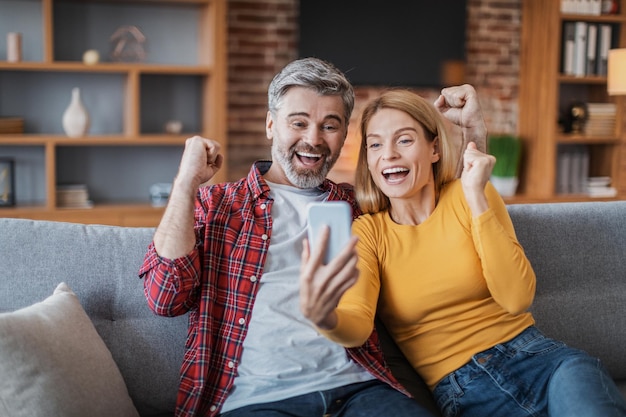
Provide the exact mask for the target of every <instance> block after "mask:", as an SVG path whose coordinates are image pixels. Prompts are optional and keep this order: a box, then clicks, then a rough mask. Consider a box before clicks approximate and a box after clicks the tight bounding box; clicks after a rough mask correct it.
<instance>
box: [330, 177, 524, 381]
mask: <svg viewBox="0 0 626 417" xmlns="http://www.w3.org/2000/svg"><path fill="white" fill-rule="evenodd" d="M486 193H487V198H488V201H489V207H490V208H489V210H487V211H486V212H485V213H483V214H482V215H481V216H479V217H477V218H472V215H471V212H470V210H469V207H468V206H467V204H466V202H465V197H464V194H463V190H462V188H461V183H460V181H459V180H456V181H454V182H452V183H450V184H449V185H448V186H446V187H445V189H444V190H442V192H441V196H440V199H439V203H438V205H437V207H436V208H435V210H434V211H433V213H432V214H431V215H430V217H429V218H428V219H427V220H426V221H424V222H423V223H421V224H419V225H417V226H409V225H399V224H396V223H394V222H393V220H391V218H390V217H389V214H388V212H381V213H377V214H374V215H363V216H361V217H360V218H359V219H357V220H356V221H355V222H354V224H353V232H354V233H355V234H356V235H358V236H359V244H358V252H359V257H360V261H359V269H360V272H361V275H360V277H359V280H358V282H357V284H356V285H355V286H354V287H352V288H351V289H350V290H349V291H348V292H347V293H346V294H345V295H344V297H343V298H342V299H341V302H340V304H339V306H338V308H337V313H338V319H339V320H338V325H337V327H336V328H335V329H333V330H330V331H323V333H324V334H325V335H326V336H327V337H329V338H330V339H332V340H334V341H336V342H339V343H341V344H343V345H345V346H355V345H356V346H358V345H360V344H361V343H363V342H364V341H365V340H366V339H367V337H368V336H369V334H370V333H371V331H372V328H373V321H374V315H375V313H376V308H377V303H378V313H379V315H380V317H381V318H382V320H383V322H384V323H385V325H386V326H387V328H388V330H389V332H390V333H391V335H392V336H393V338H394V339H395V340H396V343H397V344H398V346H399V347H400V349H402V351H403V352H404V354H405V355H406V356H407V358H408V360H409V361H410V362H411V364H412V365H413V367H414V368H415V369H416V370H417V371H418V372H419V373H420V374H421V375H422V377H423V378H424V380H425V381H426V383H427V384H428V385H429V386H430V387H431V389H432V388H433V387H434V386H435V385H436V384H437V383H438V382H439V381H440V380H441V379H442V378H443V377H444V376H446V375H447V374H449V373H450V372H452V371H454V370H456V369H458V368H459V367H461V366H462V365H464V364H465V363H467V362H468V361H469V360H470V359H471V357H472V356H473V355H474V354H476V353H478V352H481V351H483V350H485V349H488V348H491V347H493V346H494V345H496V344H498V343H501V342H504V341H507V340H510V339H511V338H513V337H514V336H516V335H517V334H518V333H520V332H521V331H522V330H523V329H525V328H526V327H528V326H530V325H532V324H534V319H533V318H532V316H531V314H530V313H529V312H527V311H526V310H527V309H528V307H529V306H530V305H531V303H532V300H533V297H534V293H535V274H534V271H533V269H532V267H531V265H530V263H529V261H528V259H527V258H526V256H525V254H524V251H523V249H522V247H521V246H520V245H519V243H518V241H517V238H516V236H515V231H514V229H513V225H512V223H511V220H510V217H509V215H508V212H507V210H506V207H505V205H504V202H503V201H502V199H501V198H500V196H499V195H498V193H497V192H496V191H495V189H494V188H493V186H492V185H491V184H488V185H487V188H486ZM379 294H380V299H379Z"/></svg>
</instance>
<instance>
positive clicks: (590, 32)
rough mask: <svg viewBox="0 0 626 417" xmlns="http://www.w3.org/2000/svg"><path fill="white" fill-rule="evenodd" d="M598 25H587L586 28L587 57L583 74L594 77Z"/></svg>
mask: <svg viewBox="0 0 626 417" xmlns="http://www.w3.org/2000/svg"><path fill="white" fill-rule="evenodd" d="M597 46H598V25H596V24H594V23H589V24H588V26H587V55H586V59H585V74H586V75H595V74H596V69H597V63H596V58H597V50H598V48H597Z"/></svg>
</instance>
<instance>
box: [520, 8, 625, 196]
mask: <svg viewBox="0 0 626 417" xmlns="http://www.w3.org/2000/svg"><path fill="white" fill-rule="evenodd" d="M577 24H578V26H579V27H580V28H585V29H586V30H588V28H589V27H593V28H596V29H597V30H596V31H595V36H596V38H595V39H596V43H595V44H594V47H595V48H596V51H595V54H593V56H594V57H595V59H596V61H594V60H593V59H592V60H591V62H589V60H588V59H587V60H585V61H582V62H581V63H579V65H578V66H577V65H576V64H575V63H574V64H573V63H572V58H571V57H570V56H569V54H570V53H571V52H572V48H578V46H574V45H572V44H571V43H568V39H569V37H570V33H569V31H570V30H571V28H572V27H575V26H577ZM601 28H609V31H610V34H611V36H610V47H611V49H612V48H618V47H621V48H624V47H626V0H619V8H618V12H617V13H615V14H600V15H595V14H585V13H580V12H573V11H562V10H561V2H560V1H544V0H524V2H522V34H521V61H520V94H519V134H520V136H521V137H522V140H523V142H524V145H523V146H524V156H523V162H522V173H521V177H520V186H519V189H518V195H517V196H516V197H514V198H513V199H512V200H511V201H512V202H518V201H519V202H526V201H528V202H543V201H590V200H598V199H624V198H626V192H624V190H626V170H625V169H624V168H626V162H625V161H626V152H625V151H624V150H625V149H626V139H625V137H624V136H625V129H624V122H625V121H626V120H625V119H624V113H625V112H626V107H625V104H624V98H623V97H620V96H609V95H608V93H607V78H606V72H605V70H603V65H604V64H605V62H601V59H602V54H601V50H600V49H601V48H600V36H601V31H602V29H601ZM605 30H606V29H605ZM587 33H588V32H586V31H585V34H587ZM593 36H594V35H592V36H591V37H590V38H591V39H593ZM583 52H584V50H583ZM591 56H592V54H590V57H591ZM585 58H587V57H586V56H585ZM574 61H575V60H574ZM572 65H574V67H572ZM580 65H582V66H580ZM581 105H582V108H583V110H585V113H584V114H586V115H587V117H588V119H587V121H586V122H584V123H578V122H577V121H576V119H575V118H574V120H573V128H572V118H571V117H568V116H569V115H571V114H579V113H577V112H578V110H579V109H580V108H581ZM590 112H591V116H592V117H591V118H589V113H590ZM607 112H608V114H609V116H606V114H607ZM607 117H608V119H609V120H607ZM580 126H582V128H579V127H580ZM581 155H582V156H581ZM588 177H591V178H592V180H593V181H594V182H595V183H597V184H600V183H603V184H606V180H607V178H608V181H609V182H610V184H609V187H612V188H613V189H614V190H615V195H611V193H610V192H606V193H596V192H590V191H588V189H587V178H588ZM609 191H610V190H609Z"/></svg>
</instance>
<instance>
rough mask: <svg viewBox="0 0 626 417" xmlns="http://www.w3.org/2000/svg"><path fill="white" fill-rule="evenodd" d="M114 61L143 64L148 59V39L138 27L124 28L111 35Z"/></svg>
mask: <svg viewBox="0 0 626 417" xmlns="http://www.w3.org/2000/svg"><path fill="white" fill-rule="evenodd" d="M111 42H112V45H113V51H112V52H111V58H112V59H113V60H114V61H122V62H141V61H143V60H144V59H146V51H145V48H144V44H145V42H146V37H145V36H144V34H143V33H141V31H140V30H139V29H138V28H137V27H136V26H122V27H120V28H118V29H117V30H116V31H115V32H114V33H113V35H111Z"/></svg>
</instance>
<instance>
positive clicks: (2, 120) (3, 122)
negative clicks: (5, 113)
mask: <svg viewBox="0 0 626 417" xmlns="http://www.w3.org/2000/svg"><path fill="white" fill-rule="evenodd" d="M22 133H24V119H22V118H21V117H0V134H18V135H19V134H22Z"/></svg>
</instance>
